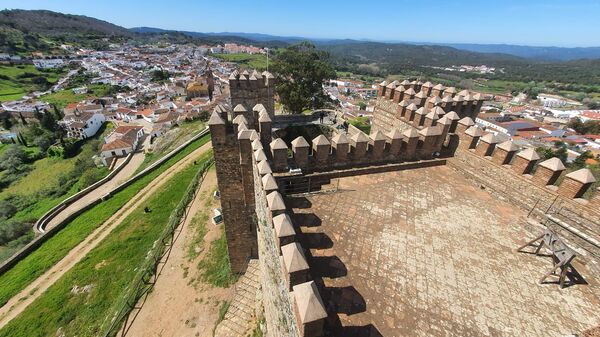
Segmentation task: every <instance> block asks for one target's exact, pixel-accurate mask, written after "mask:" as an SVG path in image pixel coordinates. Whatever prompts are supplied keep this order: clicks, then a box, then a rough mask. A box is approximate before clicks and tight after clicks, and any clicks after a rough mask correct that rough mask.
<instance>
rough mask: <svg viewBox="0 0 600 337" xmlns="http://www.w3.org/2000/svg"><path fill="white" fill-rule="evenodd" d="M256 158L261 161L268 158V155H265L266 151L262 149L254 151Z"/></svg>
mask: <svg viewBox="0 0 600 337" xmlns="http://www.w3.org/2000/svg"><path fill="white" fill-rule="evenodd" d="M254 160H256V161H257V162H261V161H263V160H267V156H266V155H265V151H263V150H262V149H260V150H256V151H254Z"/></svg>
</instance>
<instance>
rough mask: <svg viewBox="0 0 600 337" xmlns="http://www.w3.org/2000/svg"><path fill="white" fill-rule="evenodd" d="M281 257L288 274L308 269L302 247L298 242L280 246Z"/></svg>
mask: <svg viewBox="0 0 600 337" xmlns="http://www.w3.org/2000/svg"><path fill="white" fill-rule="evenodd" d="M281 255H282V256H283V263H284V264H285V269H286V270H287V271H288V273H293V272H296V271H301V270H306V269H308V263H307V262H306V256H304V252H303V251H302V246H300V244H299V243H298V242H292V243H290V244H287V245H285V246H281Z"/></svg>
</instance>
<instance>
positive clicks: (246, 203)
mask: <svg viewBox="0 0 600 337" xmlns="http://www.w3.org/2000/svg"><path fill="white" fill-rule="evenodd" d="M256 74H257V73H256V72H254V74H253V75H252V76H249V77H245V79H244V76H245V75H243V74H242V75H237V77H236V76H235V75H232V77H230V80H229V82H230V83H233V86H232V87H231V93H232V97H231V103H232V107H234V109H232V110H231V111H227V110H225V108H223V107H221V106H217V107H216V108H215V111H214V112H213V114H212V116H211V118H210V120H209V121H208V126H209V128H210V132H211V140H212V146H213V151H214V157H215V168H216V171H217V180H218V186H219V191H220V193H221V209H222V213H223V221H224V224H225V235H226V237H227V247H228V250H229V260H230V262H231V268H232V271H233V272H234V273H243V272H244V271H245V270H246V267H247V263H248V259H250V258H257V257H258V248H257V241H256V240H257V239H256V238H257V234H256V205H255V199H254V195H255V191H254V165H253V158H252V156H253V151H252V141H255V140H258V139H260V140H262V141H263V142H264V143H265V144H268V142H270V139H271V127H270V125H271V119H270V118H269V110H268V109H267V108H266V107H271V109H272V108H273V106H274V101H273V93H272V88H270V87H269V84H268V82H269V79H271V78H272V76H271V75H270V74H263V76H260V78H257V77H256V76H255V75H256ZM232 78H233V79H232ZM265 82H266V83H267V84H265ZM271 84H272V80H271ZM233 93H236V94H237V95H238V96H236V97H237V100H236V99H234V96H233ZM240 102H242V103H240ZM244 102H245V103H249V104H253V105H246V104H244ZM271 111H273V110H271ZM254 113H256V115H257V116H256V118H254V117H253V114H254ZM259 115H260V118H258V116H259ZM258 121H260V122H258Z"/></svg>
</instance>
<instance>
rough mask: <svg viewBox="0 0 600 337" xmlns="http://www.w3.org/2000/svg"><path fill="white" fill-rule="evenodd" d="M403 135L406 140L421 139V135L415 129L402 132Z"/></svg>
mask: <svg viewBox="0 0 600 337" xmlns="http://www.w3.org/2000/svg"><path fill="white" fill-rule="evenodd" d="M402 135H403V136H404V137H406V138H416V137H419V133H418V132H417V130H416V129H414V128H408V129H406V131H404V132H402Z"/></svg>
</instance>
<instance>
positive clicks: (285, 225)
mask: <svg viewBox="0 0 600 337" xmlns="http://www.w3.org/2000/svg"><path fill="white" fill-rule="evenodd" d="M273 227H275V234H276V235H277V237H278V238H283V237H286V236H292V235H296V231H295V230H294V226H293V225H292V219H290V216H289V215H288V214H287V213H283V214H279V215H277V216H275V217H273Z"/></svg>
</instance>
